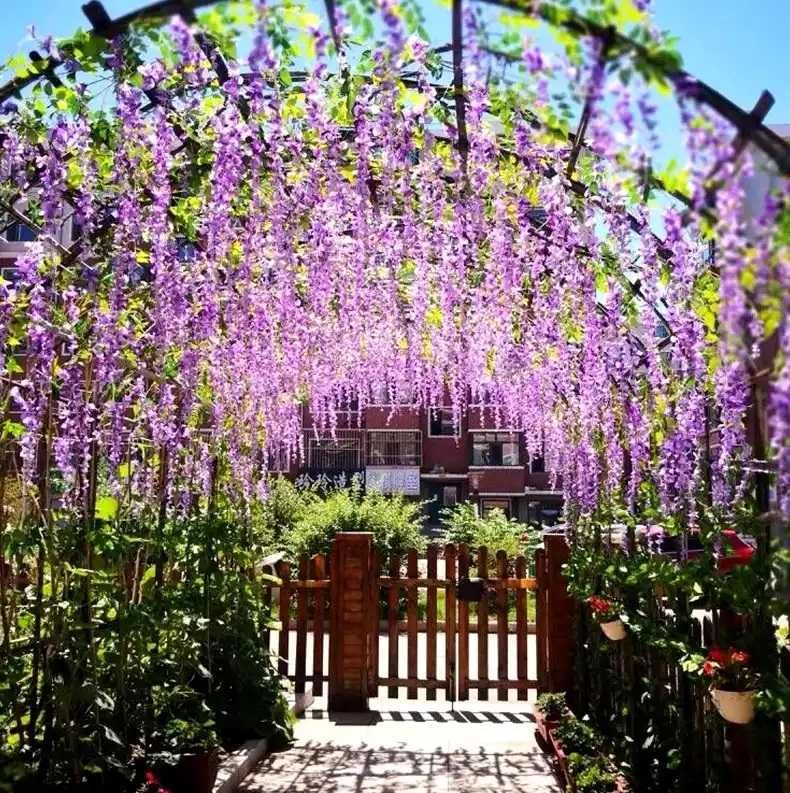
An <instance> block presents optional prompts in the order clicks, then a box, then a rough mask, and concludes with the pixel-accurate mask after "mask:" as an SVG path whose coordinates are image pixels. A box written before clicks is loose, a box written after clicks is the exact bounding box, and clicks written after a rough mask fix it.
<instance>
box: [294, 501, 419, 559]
mask: <svg viewBox="0 0 790 793" xmlns="http://www.w3.org/2000/svg"><path fill="white" fill-rule="evenodd" d="M423 520H424V517H423V514H422V504H421V503H420V502H417V501H409V500H407V499H406V498H404V497H402V496H384V495H380V494H377V493H367V494H364V495H363V494H362V492H361V489H360V488H359V487H352V488H350V489H343V490H336V491H334V492H332V493H329V494H328V495H327V496H326V498H324V499H315V500H313V499H311V500H310V502H309V504H308V506H307V507H306V508H304V509H303V511H301V512H300V514H299V517H298V519H297V520H296V521H295V524H294V526H293V528H292V529H291V531H290V532H289V533H288V534H284V535H283V537H282V542H283V546H284V548H285V549H286V551H287V552H288V554H289V556H290V557H291V558H292V559H294V560H296V559H299V558H300V557H301V556H303V555H307V556H312V555H313V554H316V553H328V552H329V549H330V544H331V542H332V538H333V537H334V536H335V534H336V533H337V532H340V531H367V532H372V533H373V541H374V544H375V546H376V548H377V550H378V551H379V554H380V555H381V557H382V558H384V557H385V556H389V555H390V554H393V553H396V554H401V555H402V554H404V553H405V552H406V551H407V550H408V549H410V548H416V549H417V550H418V551H421V550H423V548H424V547H425V538H424V537H423V536H422V533H421V527H422V523H423Z"/></svg>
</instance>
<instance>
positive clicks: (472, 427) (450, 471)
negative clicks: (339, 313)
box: [283, 404, 562, 524]
mask: <svg viewBox="0 0 790 793" xmlns="http://www.w3.org/2000/svg"><path fill="white" fill-rule="evenodd" d="M283 467H284V466H283ZM288 474H289V475H290V476H298V475H300V474H307V475H309V476H311V477H319V476H327V477H336V476H339V475H345V476H350V475H352V474H358V475H362V476H363V478H364V481H365V486H366V488H367V489H368V490H376V491H379V492H383V493H402V494H404V495H407V496H414V497H418V498H420V499H422V500H425V501H428V502H429V504H428V506H427V507H426V508H427V510H428V523H429V524H436V523H437V522H438V520H439V512H440V510H441V509H442V508H443V507H452V506H454V505H455V504H457V503H458V502H460V501H465V500H467V499H469V500H471V501H473V502H475V503H478V504H479V506H480V509H481V511H482V512H483V513H486V512H488V511H490V510H491V509H494V508H499V509H502V510H503V511H504V512H505V513H506V514H508V515H510V516H512V517H514V518H518V519H520V520H523V521H540V522H542V523H546V524H552V523H554V522H555V521H556V520H557V519H558V518H559V516H560V513H561V509H562V493H561V491H558V490H555V489H552V488H551V482H550V476H549V474H548V473H546V472H545V471H544V468H543V461H542V460H541V459H532V460H530V459H529V455H528V453H527V450H526V446H525V443H524V438H523V436H522V434H521V433H518V432H514V431H512V430H508V429H506V428H505V429H503V428H496V427H495V426H494V422H493V418H492V417H491V416H490V411H484V410H483V409H481V408H480V407H475V406H473V407H472V408H471V409H470V410H469V413H468V415H467V416H465V417H464V419H463V420H462V422H461V425H460V427H458V428H456V427H455V426H454V423H453V417H452V410H451V409H450V408H449V407H444V408H436V409H431V410H428V409H421V408H416V407H410V406H404V405H390V404H373V405H368V406H366V407H365V408H363V409H362V411H361V415H360V412H359V411H357V410H350V411H348V412H347V413H346V414H344V416H343V417H342V419H341V422H340V427H339V428H338V429H337V430H336V432H335V433H334V437H333V436H332V434H331V433H330V432H327V431H320V430H319V431H317V430H316V429H315V427H314V425H313V422H312V419H311V416H310V413H309V411H308V410H307V409H305V413H304V456H303V458H302V459H301V460H300V461H298V462H294V463H291V464H290V466H289V467H288Z"/></svg>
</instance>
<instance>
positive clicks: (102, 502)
mask: <svg viewBox="0 0 790 793" xmlns="http://www.w3.org/2000/svg"><path fill="white" fill-rule="evenodd" d="M95 514H96V517H97V518H98V519H99V520H112V519H113V518H114V517H115V516H116V515H117V514H118V501H117V499H115V498H113V497H112V496H102V497H101V498H99V499H97V500H96V512H95Z"/></svg>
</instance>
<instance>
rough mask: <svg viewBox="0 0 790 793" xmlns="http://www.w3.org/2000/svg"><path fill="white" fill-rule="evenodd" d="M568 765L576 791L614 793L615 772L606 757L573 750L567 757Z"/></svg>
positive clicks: (579, 792) (615, 785)
mask: <svg viewBox="0 0 790 793" xmlns="http://www.w3.org/2000/svg"><path fill="white" fill-rule="evenodd" d="M568 767H569V770H570V773H571V776H572V777H573V782H574V787H575V790H576V791H577V793H614V791H616V790H617V774H616V773H615V772H614V771H613V770H612V764H611V763H610V762H609V760H608V759H607V758H606V757H603V756H601V755H592V756H589V755H585V754H578V753H577V752H573V753H572V754H571V755H570V756H569V757H568Z"/></svg>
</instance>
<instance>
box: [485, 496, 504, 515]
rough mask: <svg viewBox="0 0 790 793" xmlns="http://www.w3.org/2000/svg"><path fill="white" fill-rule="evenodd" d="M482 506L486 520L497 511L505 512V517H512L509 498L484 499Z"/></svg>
mask: <svg viewBox="0 0 790 793" xmlns="http://www.w3.org/2000/svg"><path fill="white" fill-rule="evenodd" d="M481 506H482V512H483V517H484V518H487V517H488V516H489V515H490V514H491V513H492V512H493V511H494V510H495V509H498V510H501V511H502V512H504V513H505V517H507V518H509V517H511V513H510V499H509V498H484V499H483V501H482V504H481Z"/></svg>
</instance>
